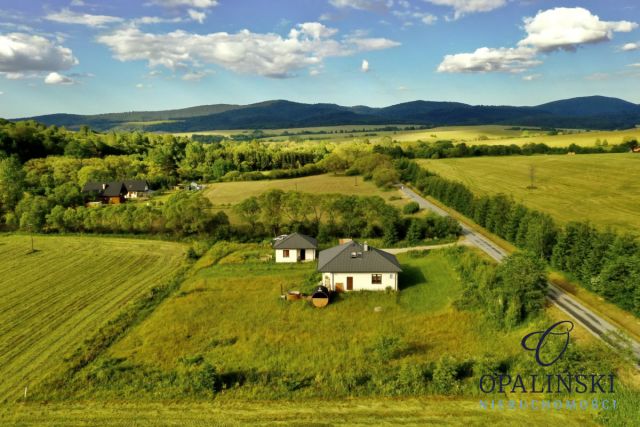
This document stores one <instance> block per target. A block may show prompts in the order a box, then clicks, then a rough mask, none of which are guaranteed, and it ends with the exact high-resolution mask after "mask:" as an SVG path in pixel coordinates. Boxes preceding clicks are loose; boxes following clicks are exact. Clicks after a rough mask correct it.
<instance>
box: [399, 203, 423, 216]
mask: <svg viewBox="0 0 640 427" xmlns="http://www.w3.org/2000/svg"><path fill="white" fill-rule="evenodd" d="M419 210H420V205H419V204H418V202H409V203H407V204H406V205H404V207H403V208H402V212H403V213H405V214H407V215H411V214H414V213H416V212H418V211H419Z"/></svg>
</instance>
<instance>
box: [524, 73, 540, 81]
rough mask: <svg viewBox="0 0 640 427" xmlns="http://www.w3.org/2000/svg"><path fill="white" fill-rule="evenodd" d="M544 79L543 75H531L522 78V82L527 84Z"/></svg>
mask: <svg viewBox="0 0 640 427" xmlns="http://www.w3.org/2000/svg"><path fill="white" fill-rule="evenodd" d="M540 77H542V74H529V75H527V76H522V80H524V81H525V82H532V81H534V80H538V79H540Z"/></svg>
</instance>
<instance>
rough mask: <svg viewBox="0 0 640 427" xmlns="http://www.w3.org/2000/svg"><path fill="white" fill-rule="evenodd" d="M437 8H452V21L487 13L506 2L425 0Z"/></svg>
mask: <svg viewBox="0 0 640 427" xmlns="http://www.w3.org/2000/svg"><path fill="white" fill-rule="evenodd" d="M426 1H428V2H429V3H432V4H435V5H438V6H449V7H451V8H453V12H454V19H458V18H461V17H462V16H464V15H468V14H471V13H478V12H489V11H492V10H494V9H498V8H500V7H502V6H504V5H506V4H507V0H426Z"/></svg>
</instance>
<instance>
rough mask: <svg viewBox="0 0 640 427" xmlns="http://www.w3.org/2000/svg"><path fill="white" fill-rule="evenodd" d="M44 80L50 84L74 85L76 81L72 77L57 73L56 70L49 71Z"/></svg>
mask: <svg viewBox="0 0 640 427" xmlns="http://www.w3.org/2000/svg"><path fill="white" fill-rule="evenodd" d="M44 82H45V83H46V84H48V85H72V84H75V83H76V81H75V80H73V79H72V78H70V77H67V76H65V75H62V74H60V73H56V72H55V71H54V72H52V73H49V74H48V75H47V77H45V79H44Z"/></svg>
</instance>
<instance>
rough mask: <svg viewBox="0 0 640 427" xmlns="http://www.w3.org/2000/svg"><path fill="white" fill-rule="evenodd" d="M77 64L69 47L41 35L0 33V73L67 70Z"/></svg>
mask: <svg viewBox="0 0 640 427" xmlns="http://www.w3.org/2000/svg"><path fill="white" fill-rule="evenodd" d="M77 64H78V60H77V59H76V58H75V57H74V56H73V52H72V51H71V49H69V48H66V47H64V46H60V45H57V44H55V43H53V42H52V41H51V40H49V39H46V38H44V37H42V36H36V35H31V34H25V33H9V34H4V35H2V34H0V73H4V74H5V76H6V75H7V74H6V73H9V74H8V75H11V74H12V73H13V74H23V73H26V72H33V71H35V72H37V71H60V70H68V69H69V68H71V67H73V66H74V65H77Z"/></svg>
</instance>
